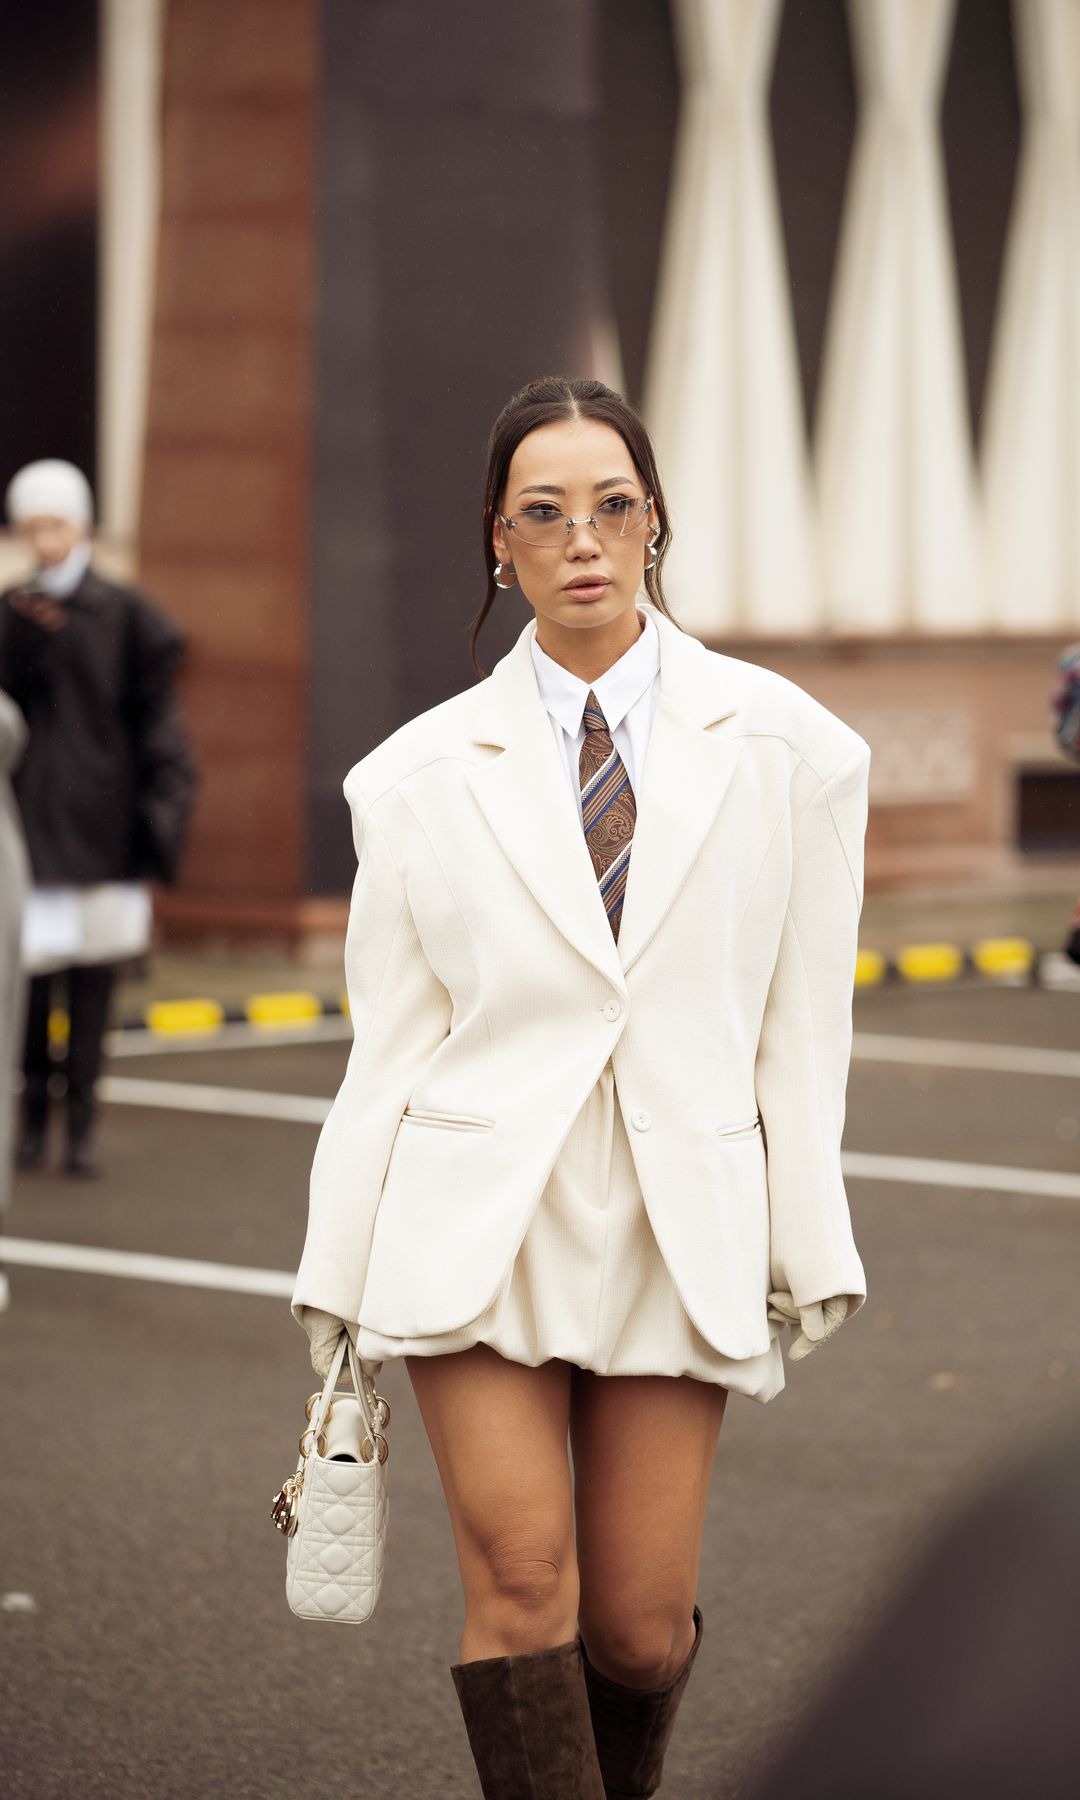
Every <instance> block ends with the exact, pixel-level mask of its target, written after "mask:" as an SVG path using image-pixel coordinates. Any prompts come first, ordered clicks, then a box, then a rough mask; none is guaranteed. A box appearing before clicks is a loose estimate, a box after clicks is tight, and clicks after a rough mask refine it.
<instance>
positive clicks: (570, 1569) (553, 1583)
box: [471, 1539, 578, 1655]
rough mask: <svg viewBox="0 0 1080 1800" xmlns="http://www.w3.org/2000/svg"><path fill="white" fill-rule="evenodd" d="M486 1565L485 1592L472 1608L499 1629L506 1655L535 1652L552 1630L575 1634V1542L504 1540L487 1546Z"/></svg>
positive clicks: (576, 1593) (484, 1560) (576, 1586)
mask: <svg viewBox="0 0 1080 1800" xmlns="http://www.w3.org/2000/svg"><path fill="white" fill-rule="evenodd" d="M483 1566H484V1580H483V1584H482V1589H483V1591H482V1592H481V1593H478V1594H474V1595H473V1597H472V1601H473V1604H472V1608H471V1610H473V1611H474V1612H475V1611H479V1612H481V1613H482V1614H483V1615H484V1617H485V1619H486V1620H487V1622H488V1624H489V1626H491V1627H492V1628H494V1629H495V1630H497V1631H498V1633H499V1635H500V1637H501V1638H502V1639H503V1640H504V1642H505V1650H504V1652H503V1653H504V1654H506V1655H514V1654H516V1653H518V1652H520V1651H528V1650H531V1649H533V1648H535V1646H536V1643H537V1642H538V1641H539V1642H544V1641H546V1640H547V1639H548V1638H549V1637H550V1635H551V1633H552V1631H554V1632H555V1633H556V1634H558V1632H559V1631H560V1630H561V1631H563V1632H564V1633H566V1634H567V1635H572V1633H573V1630H574V1628H575V1625H576V1618H577V1601H578V1577H577V1563H576V1560H575V1557H574V1554H573V1547H572V1546H566V1545H562V1544H555V1543H550V1542H547V1541H545V1540H543V1539H539V1540H533V1541H527V1540H522V1539H515V1540H514V1541H512V1542H506V1541H503V1542H500V1543H496V1544H493V1545H489V1546H488V1547H487V1549H486V1551H485V1554H484V1559H483Z"/></svg>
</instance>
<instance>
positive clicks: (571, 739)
mask: <svg viewBox="0 0 1080 1800" xmlns="http://www.w3.org/2000/svg"><path fill="white" fill-rule="evenodd" d="M638 618H639V619H644V621H645V629H644V630H643V631H642V633H641V635H640V636H639V637H638V639H637V641H636V643H633V644H631V646H630V648H629V650H624V651H623V654H622V655H621V656H620V657H619V660H618V662H613V663H612V665H611V667H610V669H605V671H604V673H603V674H602V675H599V676H597V678H596V680H595V681H594V682H593V683H592V685H591V691H592V692H593V693H594V694H595V695H596V698H597V701H598V702H599V705H600V710H601V712H602V713H603V715H604V717H605V719H606V720H607V722H608V730H609V731H610V732H611V739H612V742H613V744H614V745H615V748H616V750H617V751H618V752H619V755H620V756H621V757H622V760H623V766H624V767H625V769H626V773H627V775H628V776H629V777H630V786H631V788H632V789H633V791H634V796H635V798H636V797H637V794H638V791H639V785H638V784H639V782H640V780H641V776H642V773H643V771H644V768H645V752H646V751H647V749H648V747H649V733H650V731H651V730H652V722H653V715H654V714H655V712H656V701H657V696H658V695H659V692H660V633H659V632H658V631H657V629H656V626H655V625H654V623H653V621H652V619H651V618H650V616H649V614H648V613H642V612H639V613H638ZM530 648H531V650H532V659H533V668H534V669H535V670H536V685H537V687H538V688H539V689H540V698H541V700H542V701H543V702H544V705H545V707H546V708H547V712H548V717H549V718H550V720H551V728H552V730H553V732H554V733H555V742H556V744H557V745H558V747H559V754H560V755H561V757H562V759H563V762H564V764H565V766H566V775H567V780H568V781H569V783H570V788H571V791H572V793H573V795H574V801H575V804H576V806H577V810H578V818H579V819H580V820H581V823H582V830H584V828H585V821H584V818H583V815H582V810H581V780H580V774H579V763H578V759H579V757H580V755H581V746H582V744H583V743H584V742H585V702H586V700H587V699H588V697H589V693H590V684H589V683H588V682H587V681H582V679H581V677H580V676H579V675H572V674H571V673H570V670H569V669H564V668H563V666H562V664H561V663H557V662H555V661H554V659H553V658H552V657H550V656H549V655H548V654H547V652H546V651H545V650H541V648H540V646H539V644H538V643H537V641H536V637H535V634H534V636H533V639H532V643H531V646H530Z"/></svg>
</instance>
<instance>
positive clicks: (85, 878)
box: [0, 460, 195, 1175]
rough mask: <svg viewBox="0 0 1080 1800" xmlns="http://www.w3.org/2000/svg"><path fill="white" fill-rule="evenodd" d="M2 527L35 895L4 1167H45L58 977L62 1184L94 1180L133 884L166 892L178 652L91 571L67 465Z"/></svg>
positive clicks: (9, 666) (19, 483)
mask: <svg viewBox="0 0 1080 1800" xmlns="http://www.w3.org/2000/svg"><path fill="white" fill-rule="evenodd" d="M7 512H8V518H9V519H10V521H11V523H12V524H13V525H14V526H15V527H16V529H17V530H18V531H19V533H20V534H21V536H22V537H23V538H24V539H25V541H26V543H27V544H28V546H29V547H30V549H31V550H32V551H33V553H34V557H35V560H36V563H37V570H36V573H35V575H34V576H33V578H32V579H31V580H30V581H29V582H26V583H23V584H22V585H21V586H19V587H17V588H14V589H11V590H9V591H8V592H7V593H5V594H3V595H2V596H0V686H2V687H4V688H6V689H7V691H8V692H9V693H10V694H11V695H12V697H13V698H14V699H15V700H16V701H17V702H18V704H19V705H20V706H21V708H22V710H23V712H24V714H25V716H26V720H27V724H28V725H29V728H30V741H29V746H28V748H27V751H26V755H25V757H24V758H23V761H22V763H21V764H20V766H19V768H18V770H17V772H16V776H15V794H16V798H17V800H18V803H19V809H20V812H21V814H22V821H23V827H24V830H25V833H26V839H27V845H28V848H29V853H30V865H31V871H32V879H33V886H32V889H31V893H30V895H29V898H28V902H27V908H26V917H25V922H24V929H23V950H24V962H25V966H26V967H27V969H28V970H29V971H30V973H31V981H30V991H29V1001H28V1007H27V1023H26V1041H25V1050H24V1059H23V1074H24V1082H25V1086H24V1093H23V1108H22V1125H21V1132H20V1137H19V1143H18V1148H17V1153H16V1161H17V1166H18V1167H20V1168H22V1169H34V1168H38V1167H40V1166H41V1164H42V1163H43V1161H44V1158H45V1149H46V1129H47V1122H48V1110H49V1073H50V1066H51V1065H50V1056H49V1013H50V1007H51V1002H52V986H53V976H54V975H55V974H56V973H58V972H61V971H62V972H63V973H64V975H65V977H66V986H67V998H68V1015H69V1021H70V1030H69V1037H68V1046H67V1057H66V1074H67V1095H66V1112H67V1152H66V1159H65V1162H64V1168H65V1170H66V1172H67V1173H68V1174H70V1175H93V1174H97V1173H98V1172H99V1163H98V1160H97V1156H96V1152H95V1149H94V1143H93V1127H94V1120H95V1112H96V1107H95V1086H96V1082H97V1078H98V1073H99V1070H100V1065H101V1040H102V1034H103V1032H104V1029H105V1025H106V1021H107V1017H108V1009H109V1001H110V996H111V993H112V988H113V984H114V980H115V976H116V970H117V965H118V964H119V963H121V962H122V961H124V960H126V959H127V958H129V957H132V956H136V955H139V954H140V953H141V952H143V951H144V950H145V949H146V947H147V945H148V943H149V936H150V924H151V901H150V893H149V889H148V887H147V886H146V883H147V882H148V881H150V880H158V881H163V882H169V881H172V880H173V879H174V878H175V875H176V871H177V866H178V861H179V856H180V850H181V845H182V842H183V837H184V831H185V827H186V824H187V819H188V814H189V810H190V805H191V800H192V795H193V790H194V776H195V770H194V760H193V756H192V752H191V748H190V745H189V743H188V739H187V734H186V732H185V730H184V725H183V719H182V715H181V711H180V707H179V703H178V701H177V698H176V695H175V692H174V676H175V671H176V666H177V663H178V660H179V657H180V654H181V650H182V643H183V640H182V638H181V636H180V633H179V631H178V630H177V628H176V627H175V625H173V624H172V622H171V621H170V620H169V619H167V618H166V617H164V615H163V614H162V613H160V612H159V611H158V610H157V609H156V608H155V607H154V606H152V605H151V604H150V603H149V601H147V600H146V599H145V598H144V597H143V596H142V595H141V594H139V593H137V592H135V591H134V590H133V589H130V588H126V587H121V586H119V585H118V584H117V583H115V582H112V581H107V580H105V579H104V578H103V577H102V576H100V575H98V574H97V573H96V571H95V570H94V568H93V566H92V562H91V544H90V532H91V525H92V519H93V497H92V495H91V492H90V487H89V484H88V482H87V480H86V478H85V476H84V475H83V474H82V472H81V471H80V470H79V469H77V468H75V467H74V466H73V465H72V464H71V463H66V462H59V461H55V460H47V461H42V462H35V463H30V464H28V465H27V467H26V468H24V469H21V470H20V471H19V473H18V474H17V475H16V476H15V478H14V480H13V481H12V482H11V484H10V486H9V488H8V491H7Z"/></svg>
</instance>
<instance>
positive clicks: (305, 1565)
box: [285, 1455, 389, 1625]
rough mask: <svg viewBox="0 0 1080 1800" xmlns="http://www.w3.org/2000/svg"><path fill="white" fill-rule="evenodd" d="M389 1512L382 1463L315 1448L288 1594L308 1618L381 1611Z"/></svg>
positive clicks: (292, 1543) (352, 1619)
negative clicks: (334, 1456)
mask: <svg viewBox="0 0 1080 1800" xmlns="http://www.w3.org/2000/svg"><path fill="white" fill-rule="evenodd" d="M388 1519H389V1497H388V1494H387V1483H386V1466H385V1464H384V1463H378V1462H370V1463H353V1462H332V1461H330V1459H329V1458H327V1457H322V1456H314V1455H313V1456H309V1457H308V1458H307V1461H306V1464H305V1469H304V1487H303V1492H302V1493H301V1495H300V1504H299V1509H298V1523H297V1527H296V1531H295V1532H294V1533H293V1535H292V1537H291V1538H289V1540H288V1565H287V1572H286V1576H285V1597H286V1599H287V1600H288V1602H289V1605H290V1606H291V1608H292V1610H293V1612H294V1613H297V1614H298V1615H299V1617H300V1618H302V1619H331V1620H336V1621H337V1622H338V1623H339V1624H342V1625H362V1624H364V1623H365V1621H366V1620H368V1619H370V1617H371V1615H372V1613H373V1612H374V1611H375V1604H376V1602H377V1600H378V1598H379V1589H380V1588H381V1586H382V1575H383V1565H384V1562H385V1560H386V1528H387V1523H388Z"/></svg>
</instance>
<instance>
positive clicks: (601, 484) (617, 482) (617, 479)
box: [514, 475, 634, 500]
mask: <svg viewBox="0 0 1080 1800" xmlns="http://www.w3.org/2000/svg"><path fill="white" fill-rule="evenodd" d="M633 479H634V477H633V476H632V475H609V476H608V477H607V479H606V480H605V481H598V482H596V483H595V484H594V486H593V493H594V494H598V493H599V492H600V490H601V488H609V487H621V486H622V484H623V482H624V481H633ZM565 492H566V489H565V488H561V487H523V488H518V491H517V493H516V494H515V496H514V498H515V499H516V500H520V498H521V496H522V494H565Z"/></svg>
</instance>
